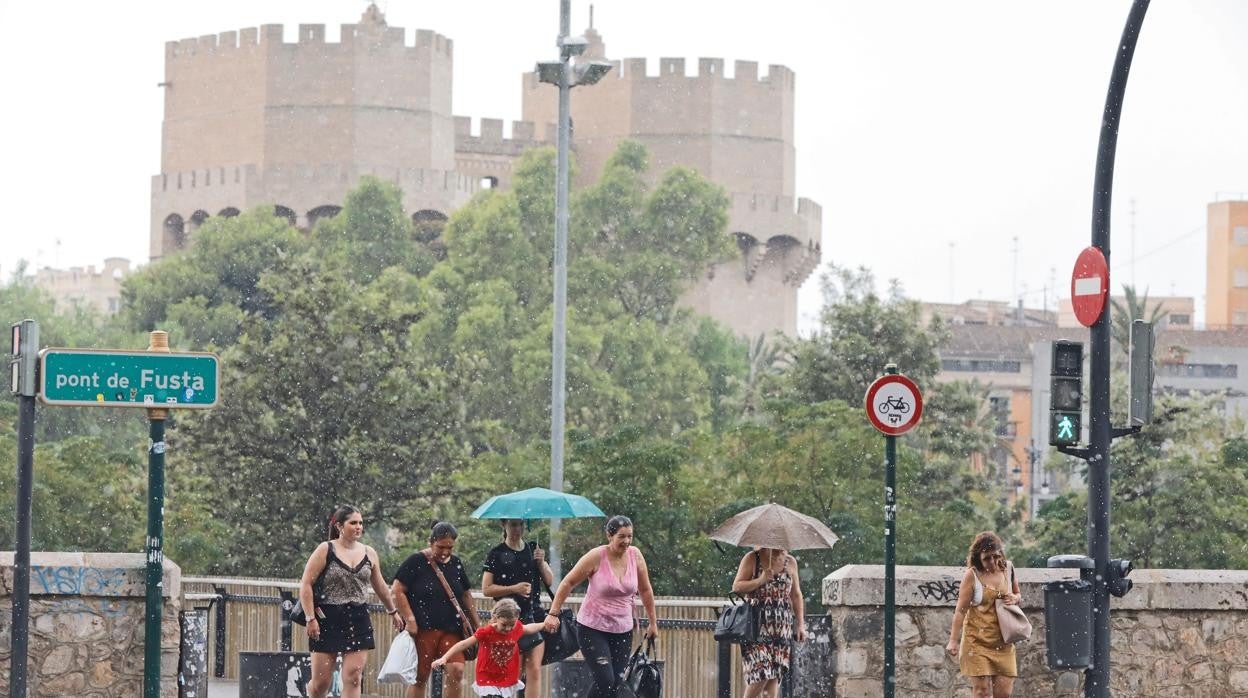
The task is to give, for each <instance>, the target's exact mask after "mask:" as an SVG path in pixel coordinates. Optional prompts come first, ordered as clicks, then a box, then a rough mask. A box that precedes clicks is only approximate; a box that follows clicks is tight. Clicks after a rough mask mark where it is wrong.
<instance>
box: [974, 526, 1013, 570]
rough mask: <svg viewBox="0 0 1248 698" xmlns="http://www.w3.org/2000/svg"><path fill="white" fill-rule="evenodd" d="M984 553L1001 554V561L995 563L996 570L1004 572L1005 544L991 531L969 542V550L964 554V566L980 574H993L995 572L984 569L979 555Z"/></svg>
mask: <svg viewBox="0 0 1248 698" xmlns="http://www.w3.org/2000/svg"><path fill="white" fill-rule="evenodd" d="M984 553H1001V554H1002V556H1001V560H1000V561H999V562H998V563H997V564H998V569H999V570H1000V571H1002V572H1004V571H1005V544H1004V543H1002V542H1001V537H1000V536H998V535H997V534H995V533H993V532H992V531H984V532H983V533H981V534H979V535H977V536H975V540H973V541H971V549H970V550H969V551H968V552H967V554H966V566H967V567H974V568H975V569H977V570H979V571H980V572H995V571H997V570H988V569H986V568H985V567H984V562H983V560H982V559H981V557H980V556H981V555H983V554H984Z"/></svg>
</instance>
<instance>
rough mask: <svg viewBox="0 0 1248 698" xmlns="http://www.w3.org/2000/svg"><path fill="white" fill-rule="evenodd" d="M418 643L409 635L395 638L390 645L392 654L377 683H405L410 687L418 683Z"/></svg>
mask: <svg viewBox="0 0 1248 698" xmlns="http://www.w3.org/2000/svg"><path fill="white" fill-rule="evenodd" d="M416 664H417V657H416V643H415V642H413V641H412V636H411V635H409V634H407V633H399V634H398V635H395V636H394V642H392V643H390V652H389V653H388V654H387V655H386V661H384V662H382V664H381V671H379V672H377V683H405V684H407V685H409V686H411V685H413V684H415V683H416V671H417V669H416Z"/></svg>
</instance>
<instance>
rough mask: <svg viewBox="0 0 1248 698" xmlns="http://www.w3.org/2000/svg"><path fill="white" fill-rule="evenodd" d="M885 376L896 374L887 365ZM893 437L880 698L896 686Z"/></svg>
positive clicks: (888, 447) (890, 440)
mask: <svg viewBox="0 0 1248 698" xmlns="http://www.w3.org/2000/svg"><path fill="white" fill-rule="evenodd" d="M890 369H891V370H890ZM885 373H888V374H890V375H891V374H895V373H897V367H896V366H894V365H892V364H889V368H888V369H885ZM896 651H897V437H896V436H885V437H884V698H893V688H894V687H895V686H896V685H897V661H896Z"/></svg>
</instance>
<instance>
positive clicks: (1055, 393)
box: [1049, 339, 1083, 446]
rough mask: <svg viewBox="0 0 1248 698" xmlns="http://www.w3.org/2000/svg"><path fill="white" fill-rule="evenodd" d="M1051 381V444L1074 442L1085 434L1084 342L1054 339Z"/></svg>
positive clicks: (1058, 444)
mask: <svg viewBox="0 0 1248 698" xmlns="http://www.w3.org/2000/svg"><path fill="white" fill-rule="evenodd" d="M1052 359H1053V360H1052V361H1051V362H1050V364H1049V365H1050V371H1049V376H1050V383H1049V445H1051V446H1074V445H1076V444H1078V443H1079V438H1080V436H1081V435H1082V434H1083V342H1071V341H1069V340H1065V339H1060V340H1058V341H1056V342H1053V357H1052Z"/></svg>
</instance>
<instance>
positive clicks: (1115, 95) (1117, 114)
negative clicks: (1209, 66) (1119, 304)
mask: <svg viewBox="0 0 1248 698" xmlns="http://www.w3.org/2000/svg"><path fill="white" fill-rule="evenodd" d="M1148 4H1149V0H1134V1H1133V2H1132V3H1131V10H1130V13H1129V14H1128V15H1127V23H1126V26H1125V27H1124V28H1123V30H1122V40H1121V41H1119V42H1118V55H1117V57H1116V58H1115V59H1114V68H1113V73H1112V74H1111V76H1110V79H1109V90H1108V93H1107V94H1106V96H1105V111H1104V114H1103V116H1102V118H1101V136H1100V145H1099V147H1098V149H1097V153H1096V181H1095V184H1094V187H1093V192H1092V246H1093V247H1095V248H1097V249H1099V250H1100V252H1101V254H1103V255H1104V256H1105V262H1106V267H1108V264H1109V237H1110V205H1111V202H1112V199H1113V186H1114V157H1115V155H1116V153H1117V149H1118V127H1119V123H1120V119H1121V116H1122V102H1123V98H1124V95H1125V94H1126V89H1127V76H1128V75H1129V74H1130V71H1131V59H1132V57H1133V56H1134V55H1135V44H1136V40H1137V39H1138V38H1139V35H1140V26H1141V25H1142V24H1143V22H1144V15H1145V13H1146V12H1147V11H1148ZM1110 310H1111V306H1109V305H1108V304H1107V306H1106V308H1105V312H1103V313H1101V315H1100V318H1099V319H1098V320H1097V321H1096V322H1095V323H1094V324H1093V325H1092V332H1091V338H1090V340H1091V341H1090V343H1091V347H1090V348H1091V363H1090V367H1089V368H1090V373H1091V396H1090V397H1091V410H1090V414H1089V431H1088V449H1087V454H1086V458H1087V461H1088V557H1090V558H1092V560H1093V561H1094V565H1095V572H1096V574H1095V586H1094V588H1093V597H1092V608H1093V615H1092V625H1093V639H1092V666H1090V667H1088V669H1087V671H1086V672H1085V674H1084V686H1083V694H1084V696H1085V698H1109V677H1110V662H1109V649H1110V646H1109V643H1110V626H1109V596H1110V583H1109V582H1110V576H1111V570H1110V559H1109V513H1110V495H1111V492H1110V486H1109V484H1110V462H1109V446H1110V442H1111V441H1112V440H1113V438H1114V436H1115V435H1121V434H1115V430H1114V428H1113V426H1112V425H1111V424H1110V409H1109V371H1110V351H1111V348H1110V335H1111V325H1110ZM1124 433H1129V432H1124Z"/></svg>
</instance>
